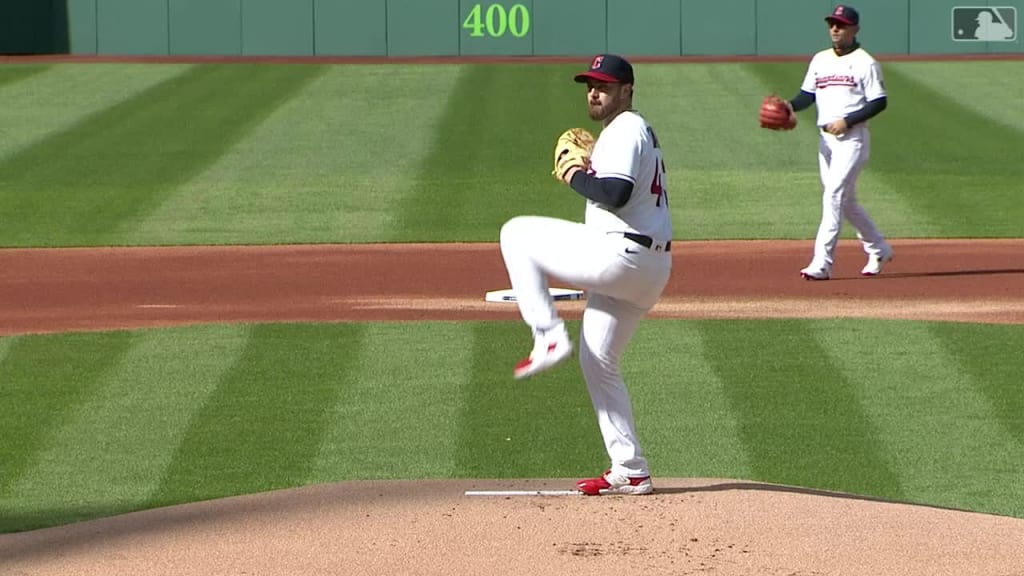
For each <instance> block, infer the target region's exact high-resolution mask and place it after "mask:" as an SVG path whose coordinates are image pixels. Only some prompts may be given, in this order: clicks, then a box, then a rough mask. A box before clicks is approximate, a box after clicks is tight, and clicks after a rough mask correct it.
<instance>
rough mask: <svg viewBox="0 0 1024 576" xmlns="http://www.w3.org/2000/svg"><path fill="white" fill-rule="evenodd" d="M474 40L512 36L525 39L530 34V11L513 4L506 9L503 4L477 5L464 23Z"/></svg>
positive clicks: (463, 25) (522, 6)
mask: <svg viewBox="0 0 1024 576" xmlns="http://www.w3.org/2000/svg"><path fill="white" fill-rule="evenodd" d="M462 27H463V28H465V29H466V30H469V35H470V37H472V38H482V37H487V36H489V37H491V38H501V37H502V36H504V35H505V34H511V35H512V36H515V37H516V38H523V37H525V36H526V35H527V34H529V33H530V10H529V8H527V7H526V6H524V5H523V4H513V5H512V6H510V7H509V8H508V10H506V9H505V7H504V6H502V5H501V4H491V5H489V6H487V8H486V9H485V8H484V6H483V4H475V5H474V6H473V8H472V9H471V10H470V11H469V14H468V15H466V19H465V20H464V21H463V22H462Z"/></svg>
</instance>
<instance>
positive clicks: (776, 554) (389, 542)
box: [0, 478, 1024, 576]
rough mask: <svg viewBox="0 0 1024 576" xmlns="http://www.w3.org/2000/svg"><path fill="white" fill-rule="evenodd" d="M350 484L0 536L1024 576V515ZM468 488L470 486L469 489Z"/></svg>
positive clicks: (232, 570) (803, 572)
mask: <svg viewBox="0 0 1024 576" xmlns="http://www.w3.org/2000/svg"><path fill="white" fill-rule="evenodd" d="M572 486H573V483H572V481H571V480H550V479H549V480H503V481H484V480H477V481H472V480H459V481H425V482H419V481H418V482H411V481H384V482H351V483H341V484H332V485H320V486H311V487H305V488H299V489H292V490H281V491H277V492H271V493H266V494H258V495H248V496H241V497H235V498H226V499H223V500H216V501H209V502H202V503H198V504H189V505H184V506H175V507H170V508H163V509H156V510H147V511H143V512H137V513H132V514H125V515H123V516H118V517H113V518H106V519H101V520H95V521H90V522H82V523H79V524H74V525H69V526H63V527H58V528H51V529H45V530H37V531H34V532H27V533H21V534H8V535H3V536H0V567H4V568H5V569H4V570H3V572H4V573H7V574H10V573H13V574H31V575H44V574H76V575H88V574H95V575H104V576H106V575H109V574H172V573H173V574H176V575H191V574H194V575H197V576H198V575H202V576H209V575H214V574H234V575H242V574H273V575H276V576H285V575H293V574H294V575H303V576H307V575H310V574H359V575H382V576H383V575H387V576H391V575H396V574H416V575H433V574H436V575H452V574H475V575H489V576H500V575H502V574H509V575H516V576H521V575H523V574H530V575H547V574H551V575H560V576H561V575H568V574H580V575H587V576H593V575H594V574H644V575H653V574H673V575H679V574H715V575H751V574H757V575H787V576H793V575H800V576H810V575H825V574H886V575H890V576H896V575H902V574H906V575H911V574H913V575H920V574H993V575H1000V576H1011V575H1021V574H1024V546H1021V542H1024V521H1022V520H1019V519H1015V518H1007V517H999V516H988V515H983V514H975V513H969V512H960V511H954V510H947V509H939V508H931V507H923V506H914V505H908V504H897V503H890V502H881V501H876V500H871V499H864V498H859V497H855V496H851V495H846V494H838V493H830V492H822V491H815V490H806V489H801V488H791V487H786V486H776V485H768V484H758V483H753V482H739V481H734V480H707V479H664V478H662V479H657V482H656V490H657V491H656V493H655V494H653V495H650V496H639V497H628V496H615V497H606V496H601V497H587V496H582V495H543V496H518V495H517V496H502V495H486V494H484V495H481V494H480V493H481V492H489V491H502V492H507V491H513V492H520V491H530V490H540V491H551V492H553V493H563V492H566V491H567V489H571V488H572ZM467 492H470V493H471V494H473V495H466V493H467Z"/></svg>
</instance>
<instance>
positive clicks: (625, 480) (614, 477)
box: [576, 470, 654, 496]
mask: <svg viewBox="0 0 1024 576" xmlns="http://www.w3.org/2000/svg"><path fill="white" fill-rule="evenodd" d="M576 488H577V489H579V491H580V492H583V493H584V494H586V495H588V496H602V495H606V494H629V495H633V496H637V495H640V494H650V493H651V492H654V484H652V483H651V477H650V476H643V477H637V478H629V477H627V476H622V475H620V474H612V471H611V470H607V471H605V473H604V474H602V475H601V476H598V477H597V478H587V479H585V480H580V481H579V482H577V483H576Z"/></svg>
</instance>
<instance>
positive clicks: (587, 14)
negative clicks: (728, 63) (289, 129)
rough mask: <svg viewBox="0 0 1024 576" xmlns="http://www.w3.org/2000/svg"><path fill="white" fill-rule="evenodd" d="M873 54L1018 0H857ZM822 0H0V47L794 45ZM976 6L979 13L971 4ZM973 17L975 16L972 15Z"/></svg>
mask: <svg viewBox="0 0 1024 576" xmlns="http://www.w3.org/2000/svg"><path fill="white" fill-rule="evenodd" d="M851 3H852V4H853V6H854V7H856V8H858V9H859V10H860V12H861V26H862V31H861V34H860V37H861V40H862V42H863V43H864V45H865V46H866V47H867V48H868V49H869V50H871V51H873V52H874V53H876V54H960V53H964V54H970V53H1019V52H1024V43H1022V41H1021V37H1020V34H1019V31H1018V26H1019V24H1020V23H1021V22H1020V21H1021V20H1022V17H1024V0H992V1H983V2H971V1H969V0H967V1H956V0H857V1H856V2H851ZM833 5H834V2H833V1H832V0H480V1H477V0H0V53H62V52H70V53H74V54H103V55H283V56H311V55H325V56H460V55H462V56H466V55H474V56H478V55H494V56H527V55H537V56H579V55H590V54H594V53H598V52H605V51H608V52H618V53H622V54H627V55H633V56H704V55H711V56H718V55H768V56H771V55H802V54H807V53H809V52H812V51H814V50H818V49H820V48H821V47H822V46H823V45H825V44H827V36H826V32H825V27H824V23H823V17H824V15H825V14H827V13H828V12H829V11H830V10H831V8H832V6H833ZM982 13H986V14H987V16H986V17H985V19H986V20H990V21H992V22H994V24H988V22H985V23H981V21H980V20H979V19H978V16H979V15H982ZM983 24H985V25H987V27H986V28H984V30H983V29H982V25H983Z"/></svg>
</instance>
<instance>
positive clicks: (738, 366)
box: [698, 321, 903, 498]
mask: <svg viewBox="0 0 1024 576" xmlns="http://www.w3.org/2000/svg"><path fill="white" fill-rule="evenodd" d="M809 324H813V322H811V321H762V322H759V323H757V326H752V323H751V322H735V321H702V322H700V323H699V324H698V326H699V329H700V331H701V338H702V340H703V342H704V344H705V349H706V353H707V356H708V360H709V362H710V363H711V365H712V366H713V368H714V370H715V372H716V374H717V375H718V378H719V379H720V380H721V381H722V384H723V386H724V393H725V397H726V398H727V399H728V402H729V405H730V407H731V409H732V411H733V412H734V413H735V419H736V421H737V422H739V426H740V434H741V438H742V441H743V444H744V447H745V451H746V454H747V460H748V462H749V464H750V468H751V471H752V472H753V473H754V474H755V478H753V479H755V480H764V481H769V482H778V483H783V484H792V485H798V486H812V487H816V488H824V489H831V490H841V491H846V492H852V493H857V494H871V495H874V496H883V497H888V498H899V497H901V496H902V495H903V494H902V492H901V488H900V484H899V479H898V476H897V474H896V471H894V470H891V469H890V468H889V463H888V461H887V460H886V458H885V452H884V446H885V444H884V442H883V440H882V438H883V437H884V434H882V433H880V431H879V430H877V429H876V427H875V424H874V423H873V422H872V421H871V418H870V417H869V415H868V414H866V413H865V412H864V410H863V409H862V407H861V404H860V398H859V395H858V394H859V390H858V386H859V382H857V381H851V380H849V379H848V378H847V377H845V375H844V374H843V373H842V372H841V371H840V369H839V367H838V366H836V365H835V364H833V363H832V362H830V361H829V360H830V359H829V357H828V354H827V352H826V350H825V349H824V346H823V343H822V342H823V340H824V339H825V338H827V335H822V334H820V333H818V332H816V331H814V330H813V329H812V327H811V326H809Z"/></svg>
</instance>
